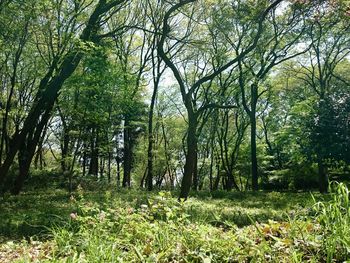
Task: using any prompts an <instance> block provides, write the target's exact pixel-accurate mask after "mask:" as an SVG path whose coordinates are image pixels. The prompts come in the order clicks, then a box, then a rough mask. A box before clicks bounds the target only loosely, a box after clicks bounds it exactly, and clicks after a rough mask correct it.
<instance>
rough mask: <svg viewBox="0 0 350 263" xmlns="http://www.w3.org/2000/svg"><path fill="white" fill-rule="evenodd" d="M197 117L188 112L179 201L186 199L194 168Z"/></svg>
mask: <svg viewBox="0 0 350 263" xmlns="http://www.w3.org/2000/svg"><path fill="white" fill-rule="evenodd" d="M197 125H198V122H197V116H195V114H193V113H191V112H188V133H187V141H186V142H187V153H186V162H185V167H184V175H183V178H182V182H181V192H180V196H179V198H180V199H187V197H188V194H189V192H190V189H191V184H192V178H193V174H194V169H195V166H196V161H197V159H196V157H197Z"/></svg>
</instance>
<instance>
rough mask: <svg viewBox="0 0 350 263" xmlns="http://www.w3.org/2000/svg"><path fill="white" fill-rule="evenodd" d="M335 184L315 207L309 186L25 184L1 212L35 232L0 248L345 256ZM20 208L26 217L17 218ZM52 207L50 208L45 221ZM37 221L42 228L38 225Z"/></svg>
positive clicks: (183, 258)
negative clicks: (203, 188) (64, 187)
mask: <svg viewBox="0 0 350 263" xmlns="http://www.w3.org/2000/svg"><path fill="white" fill-rule="evenodd" d="M334 189H335V191H334V193H333V194H332V199H331V201H322V202H319V203H317V204H316V205H315V206H314V207H315V210H313V209H310V208H307V207H311V202H312V199H311V198H310V196H309V195H308V194H296V193H278V192H270V193H264V192H258V193H255V194H254V193H227V192H216V193H213V197H211V196H210V195H208V193H205V192H202V193H201V194H200V195H198V197H196V198H191V199H189V200H187V201H186V202H178V201H177V200H176V199H175V198H173V197H172V194H171V193H170V192H159V193H146V192H142V191H126V190H123V191H121V192H115V190H112V189H111V190H107V191H104V192H102V191H101V190H100V191H99V192H96V191H93V192H91V191H86V190H84V188H82V187H80V188H78V190H77V192H76V193H74V196H72V197H70V198H67V196H66V195H65V194H63V192H61V191H53V192H46V196H44V195H43V194H44V193H41V194H39V195H38V194H34V193H30V192H29V193H27V194H23V195H21V196H19V197H17V198H15V197H9V198H8V199H7V200H6V201H5V202H4V204H3V205H2V207H1V209H2V211H4V212H5V213H2V214H1V216H3V217H8V218H12V220H14V219H15V218H17V220H18V223H17V224H21V223H20V222H21V220H25V222H26V223H25V224H27V225H28V226H29V225H32V224H33V223H34V222H36V225H38V227H39V226H40V228H37V231H38V232H37V235H33V233H34V232H27V233H26V235H30V236H32V237H31V238H28V239H27V240H20V241H11V239H10V240H8V237H7V238H6V239H2V241H1V244H0V257H2V259H4V260H3V261H4V262H7V261H6V260H8V261H12V262H29V261H33V260H38V261H40V262H122V261H123V262H228V261H233V262H251V261H253V262H261V261H270V262H306V261H307V262H320V261H325V260H327V257H328V261H329V262H331V260H332V259H336V260H340V261H341V260H345V259H346V258H347V256H349V254H348V250H347V249H349V239H348V237H349V228H348V225H349V204H348V202H349V199H348V194H349V192H348V190H347V188H346V187H345V186H344V185H340V186H338V187H334ZM316 198H317V199H319V198H320V196H318V195H315V199H316ZM35 200H36V201H35ZM38 200H42V201H41V202H40V203H39V204H38ZM48 200H50V201H49V202H48ZM25 203H26V205H25V206H23V205H24V204H25ZM31 204H32V205H31ZM45 204H47V205H45ZM300 204H302V205H303V206H306V208H303V207H301V206H300ZM35 208H39V209H40V208H41V209H43V210H42V211H41V212H39V211H38V209H35ZM23 209H24V210H23ZM12 210H16V211H18V213H16V216H15V215H14V214H11V211H12ZM22 211H26V212H27V215H29V213H30V215H31V216H29V217H28V216H27V217H23V219H21V214H22V215H23V213H22ZM45 211H46V212H45ZM51 213H52V214H56V216H50V218H49V219H48V220H43V219H44V218H47V215H48V214H51ZM315 213H316V214H315ZM34 215H35V217H34ZM57 215H60V216H57ZM40 219H41V220H42V221H40ZM33 220H35V221H33ZM38 220H39V221H38ZM1 222H2V225H4V223H3V222H4V221H3V220H1ZM242 223H243V224H242ZM237 225H241V227H238V226H237ZM8 226H9V224H8ZM242 226H243V227H242ZM3 229H5V228H3ZM34 229H35V228H34ZM40 229H41V230H40ZM43 229H49V232H48V231H47V230H46V232H45V234H44V235H43V234H42V233H41V234H40V231H42V230H43ZM12 231H13V233H14V232H18V233H21V232H19V231H20V229H19V228H18V229H14V228H13V229H12ZM2 233H5V232H2ZM22 234H25V232H22Z"/></svg>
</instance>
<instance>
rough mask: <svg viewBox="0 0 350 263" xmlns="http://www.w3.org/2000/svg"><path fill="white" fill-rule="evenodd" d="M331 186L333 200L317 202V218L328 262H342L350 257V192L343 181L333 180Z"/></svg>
mask: <svg viewBox="0 0 350 263" xmlns="http://www.w3.org/2000/svg"><path fill="white" fill-rule="evenodd" d="M330 188H331V196H332V200H331V201H329V202H327V203H324V202H318V203H316V204H315V210H316V213H317V216H316V219H317V221H318V222H319V224H320V225H321V227H322V241H323V242H322V247H323V251H324V253H325V256H326V259H327V262H333V261H334V260H336V261H337V262H342V261H345V260H347V259H349V257H350V201H349V197H350V192H349V189H348V187H347V186H346V185H345V184H343V183H336V182H333V183H332V184H331V185H330Z"/></svg>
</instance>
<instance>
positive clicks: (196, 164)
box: [192, 149, 199, 191]
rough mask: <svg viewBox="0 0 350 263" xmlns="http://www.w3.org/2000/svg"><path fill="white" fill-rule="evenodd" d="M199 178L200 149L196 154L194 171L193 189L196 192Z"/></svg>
mask: <svg viewBox="0 0 350 263" xmlns="http://www.w3.org/2000/svg"><path fill="white" fill-rule="evenodd" d="M198 184H199V177H198V149H196V152H195V162H194V169H193V186H192V189H193V190H194V191H198Z"/></svg>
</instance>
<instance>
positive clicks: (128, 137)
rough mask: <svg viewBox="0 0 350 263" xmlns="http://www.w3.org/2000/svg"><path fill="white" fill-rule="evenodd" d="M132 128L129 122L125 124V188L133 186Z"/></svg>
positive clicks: (123, 184)
mask: <svg viewBox="0 0 350 263" xmlns="http://www.w3.org/2000/svg"><path fill="white" fill-rule="evenodd" d="M131 147H132V145H131V128H130V123H129V120H128V119H126V120H125V123H124V162H123V164H124V176H123V183H122V186H123V187H130V186H131V167H132V149H131Z"/></svg>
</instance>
